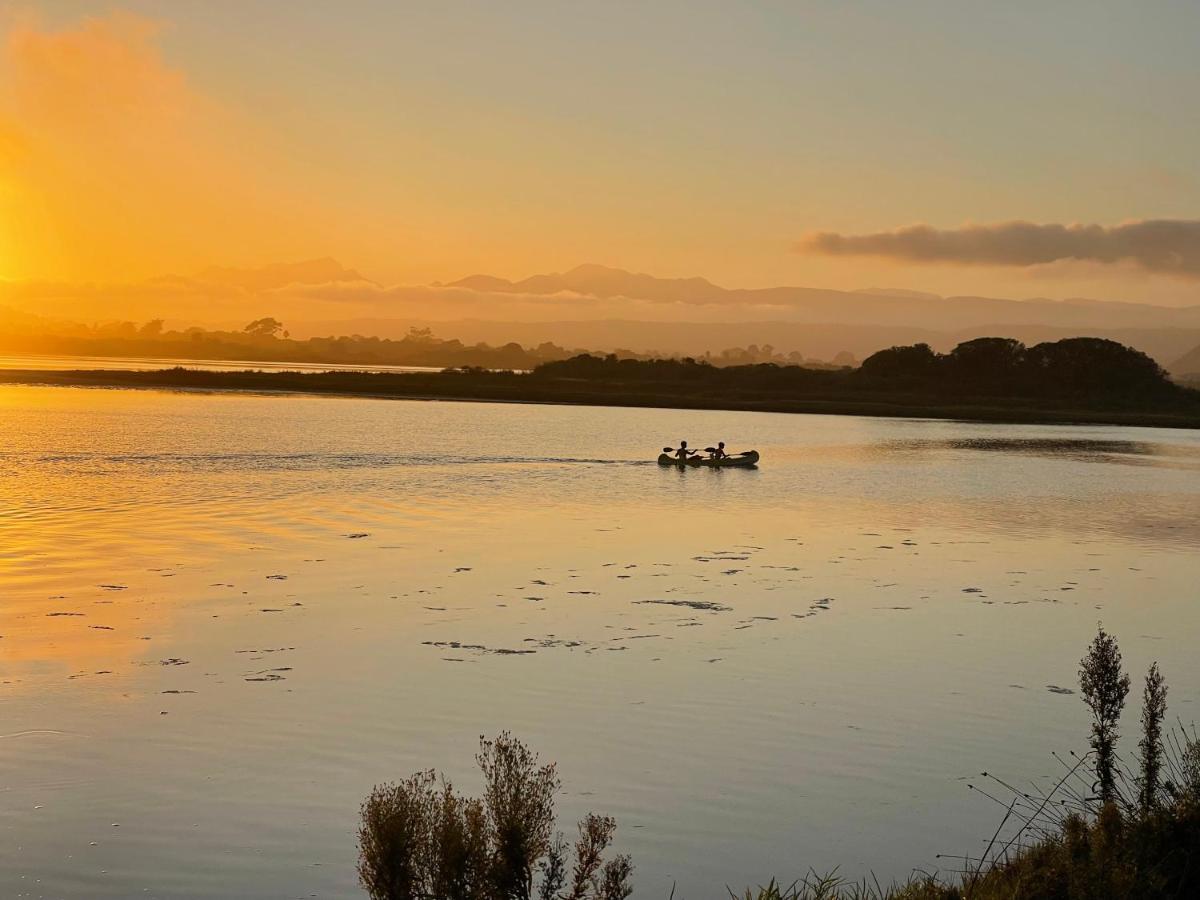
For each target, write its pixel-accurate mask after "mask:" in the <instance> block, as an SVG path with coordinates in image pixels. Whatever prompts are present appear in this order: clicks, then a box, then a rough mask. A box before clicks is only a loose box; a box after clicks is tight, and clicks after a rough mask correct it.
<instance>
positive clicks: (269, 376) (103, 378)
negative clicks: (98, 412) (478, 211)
mask: <svg viewBox="0 0 1200 900" xmlns="http://www.w3.org/2000/svg"><path fill="white" fill-rule="evenodd" d="M0 383H7V384H36V385H71V386H83V387H112V388H157V389H180V390H205V391H259V392H297V393H306V394H327V395H340V396H357V397H379V398H394V399H412V400H463V401H485V402H499V403H562V404H578V405H588V406H618V407H652V408H664V409H714V410H747V411H754V412H779V413H816V414H824V415H856V416H895V417H901V418H934V419H963V420H975V421H983V422H1009V423H1030V424H1091V425H1132V426H1147V427H1159V428H1200V394H1198V395H1197V399H1195V400H1193V399H1192V398H1191V397H1190V396H1188V395H1181V396H1179V397H1172V398H1170V399H1166V400H1161V401H1160V400H1155V399H1151V400H1147V399H1145V398H1137V399H1124V398H1111V399H1109V400H1096V399H1093V398H1084V399H1082V400H1081V399H1074V398H1072V399H1068V400H1063V399H1045V400H1039V399H1035V398H1029V397H1001V396H972V395H970V394H964V395H958V396H954V397H949V398H941V399H938V398H930V397H928V396H926V395H925V394H923V393H921V392H919V391H914V390H911V389H906V388H905V387H904V386H897V387H895V388H893V389H883V388H879V387H875V386H867V387H865V388H864V387H862V386H860V385H843V384H840V383H839V382H837V381H836V380H835V379H823V380H821V381H819V382H816V383H813V384H811V385H806V386H805V387H804V389H803V390H797V389H795V388H794V387H793V386H790V385H789V386H786V387H784V386H779V385H772V384H766V385H754V384H738V383H726V384H714V383H694V384H692V383H688V382H686V381H674V382H660V383H654V382H646V381H629V380H603V381H602V380H595V379H582V378H556V377H550V376H547V375H546V374H540V373H537V372H535V373H532V374H514V373H509V372H483V371H477V370H471V371H466V372H462V371H448V372H438V373H369V372H344V371H342V372H257V371H243V372H216V371H207V370H198V369H182V368H174V369H163V370H157V371H109V370H74V371H40V370H9V371H0ZM1189 393H1194V392H1189Z"/></svg>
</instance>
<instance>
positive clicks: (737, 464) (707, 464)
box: [658, 450, 759, 469]
mask: <svg viewBox="0 0 1200 900" xmlns="http://www.w3.org/2000/svg"><path fill="white" fill-rule="evenodd" d="M758 459H759V456H758V451H757V450H747V451H746V452H745V453H739V454H738V455H737V456H727V457H725V458H724V459H708V458H707V457H704V458H701V457H698V456H693V457H691V458H690V459H688V460H687V461H686V462H685V461H682V460H679V459H676V458H675V457H674V456H669V455H668V454H666V453H660V454H659V457H658V464H659V465H660V466H678V467H679V468H683V467H684V466H687V467H689V468H693V469H752V468H754V467H755V466H757V465H758Z"/></svg>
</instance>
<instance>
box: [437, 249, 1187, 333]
mask: <svg viewBox="0 0 1200 900" xmlns="http://www.w3.org/2000/svg"><path fill="white" fill-rule="evenodd" d="M439 287H445V288H462V289H467V290H473V291H483V292H487V293H499V294H514V295H516V294H524V295H532V296H552V295H556V294H563V295H572V294H573V295H580V296H585V297H594V298H598V299H604V300H607V299H614V298H627V299H631V300H643V301H648V302H655V303H679V304H684V305H720V306H738V305H746V306H756V307H777V308H779V309H781V310H786V311H787V312H788V313H789V318H794V319H797V320H799V321H810V322H822V323H834V322H837V323H844V324H862V325H866V324H870V325H895V326H902V325H903V326H921V327H934V328H944V329H949V328H968V327H974V326H979V325H984V324H990V325H995V326H998V327H999V326H1006V325H1045V326H1054V327H1067V328H1072V327H1082V328H1089V327H1091V328H1115V327H1139V328H1157V327H1171V326H1179V327H1191V328H1200V306H1187V307H1167V306H1152V305H1149V304H1142V303H1129V302H1123V301H1113V300H1088V299H1083V298H1072V299H1068V300H1048V299H1045V298H1036V299H1030V300H1009V299H998V298H992V297H975V296H956V297H941V296H938V295H936V294H927V293H923V292H919V291H909V290H903V289H881V288H871V289H868V290H860V291H837V290H828V289H824V288H806V287H772V288H724V287H721V286H719V285H716V284H713V283H712V282H711V281H708V280H707V279H705V278H658V277H656V276H653V275H647V274H644V273H635V272H627V271H625V270H624V269H616V268H611V267H609V266H601V265H595V264H587V265H581V266H576V267H575V268H573V269H569V270H567V271H566V272H554V273H550V274H546V275H533V276H530V277H528V278H523V279H521V280H519V281H511V280H509V279H506V278H497V277H495V276H491V275H471V276H469V277H467V278H463V279H460V280H458V281H453V282H450V283H448V284H444V285H439Z"/></svg>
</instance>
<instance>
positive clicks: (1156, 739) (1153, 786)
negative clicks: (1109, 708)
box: [1138, 663, 1167, 813]
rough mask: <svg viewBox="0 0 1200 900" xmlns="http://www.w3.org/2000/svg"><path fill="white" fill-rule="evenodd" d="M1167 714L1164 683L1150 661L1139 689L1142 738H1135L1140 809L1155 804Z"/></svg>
mask: <svg viewBox="0 0 1200 900" xmlns="http://www.w3.org/2000/svg"><path fill="white" fill-rule="evenodd" d="M1166 715H1167V683H1166V681H1165V680H1164V679H1163V677H1162V674H1161V673H1160V672H1159V671H1158V663H1152V664H1151V665H1150V671H1149V672H1147V673H1146V685H1145V687H1144V688H1143V689H1142V739H1141V740H1140V741H1139V742H1138V750H1139V751H1140V756H1141V764H1142V772H1141V777H1140V779H1139V781H1140V783H1139V785H1138V789H1139V790H1138V793H1139V800H1140V802H1141V807H1142V812H1143V813H1148V812H1150V810H1151V809H1153V808H1154V805H1155V803H1156V802H1157V797H1158V786H1159V779H1160V777H1161V774H1162V760H1163V740H1162V724H1163V719H1164V718H1165V717H1166Z"/></svg>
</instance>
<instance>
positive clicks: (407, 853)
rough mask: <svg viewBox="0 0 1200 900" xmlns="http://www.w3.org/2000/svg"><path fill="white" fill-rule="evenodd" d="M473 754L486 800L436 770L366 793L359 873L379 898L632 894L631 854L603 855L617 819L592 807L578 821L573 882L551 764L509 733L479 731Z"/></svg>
mask: <svg viewBox="0 0 1200 900" xmlns="http://www.w3.org/2000/svg"><path fill="white" fill-rule="evenodd" d="M476 761H477V762H478V763H479V768H480V771H481V772H482V773H483V779H484V794H483V797H482V799H475V798H471V797H463V796H461V795H459V794H457V793H456V792H455V791H454V788H453V786H452V785H451V784H450V782H449V781H447V780H446V779H445V777H444V776H443V777H439V776H438V775H437V774H436V773H434V772H433V771H432V770H431V771H427V772H418V773H416V774H414V775H412V776H411V777H409V778H408V779H406V780H404V781H401V782H397V783H392V784H383V785H378V786H376V787H375V789H374V790H373V791H372V792H371V794H370V796H369V797H367V799H366V801H364V803H363V806H362V818H361V824H360V826H359V830H358V844H359V862H358V875H359V881H360V883H361V884H362V886H363V888H365V889H366V891H367V893H368V894H369V895H370V896H371V897H372V898H373V900H531V898H533V897H535V896H536V897H538V898H539V900H625V898H627V897H628V896H629V895H630V894H632V893H633V888H632V887H631V883H630V879H631V876H632V874H633V863H632V862H631V860H630V858H629V857H628V856H625V855H618V856H615V857H613V858H612V859H609V860H608V861H607V862H606V861H605V859H604V855H605V853H606V851H607V850H608V848H609V846H610V844H611V843H612V839H613V836H614V834H615V832H616V827H617V825H616V822H615V821H614V820H613V819H611V818H608V817H604V816H597V815H594V814H589V815H588V816H586V817H585V818H584V819H583V821H582V822H580V823H579V837H578V839H577V840H576V842H575V844H574V848H573V849H574V854H573V855H574V863H573V868H572V871H571V878H570V885H569V887H568V885H567V865H568V856H569V855H570V848H569V847H568V845H567V843H566V841H565V840H564V839H563V836H562V834H561V833H560V834H558V835H557V836H555V834H554V822H555V814H554V798H555V795H556V794H557V793H558V791H559V789H560V787H561V782H560V781H559V778H558V774H557V771H556V768H555V766H554V764H553V763H549V764H547V765H539V764H538V758H537V755H536V754H535V753H533V752H532V751H531V750H529V748H528V747H526V746H525V745H524V744H523V743H521V742H520V741H519V740H517V739H516V738H513V737H512V736H511V735H510V734H508V732H504V733H502V734H501V735H499V736H498V737H497V738H496V739H495V740H490V741H489V740H485V739H482V738H481V739H480V742H479V753H478V754H477V755H476ZM538 874H540V876H541V877H540V883H538V884H536V886H535V881H537V880H538V879H537V878H536V875H538ZM535 887H536V892H535ZM564 891H565V892H564Z"/></svg>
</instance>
